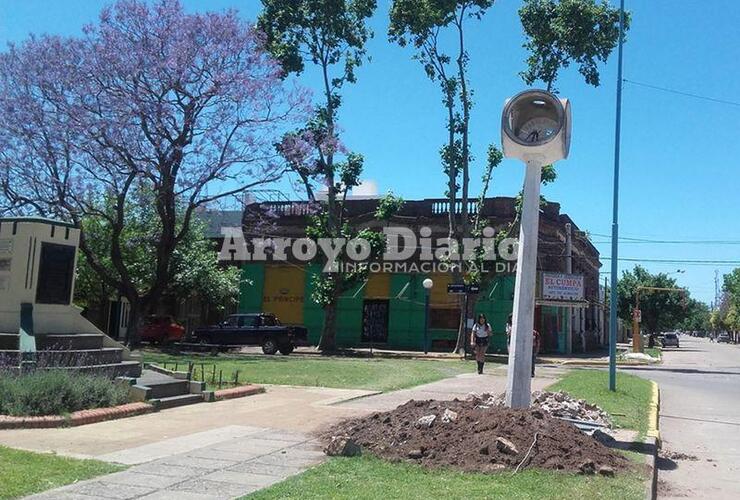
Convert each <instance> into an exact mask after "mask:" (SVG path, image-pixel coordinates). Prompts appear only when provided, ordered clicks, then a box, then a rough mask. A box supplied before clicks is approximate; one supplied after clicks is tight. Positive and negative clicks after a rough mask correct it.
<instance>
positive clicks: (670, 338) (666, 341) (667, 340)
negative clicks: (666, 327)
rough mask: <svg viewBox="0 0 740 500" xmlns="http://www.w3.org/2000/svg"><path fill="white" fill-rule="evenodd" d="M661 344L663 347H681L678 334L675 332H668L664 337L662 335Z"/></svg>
mask: <svg viewBox="0 0 740 500" xmlns="http://www.w3.org/2000/svg"><path fill="white" fill-rule="evenodd" d="M660 345H661V346H662V347H671V346H675V347H679V345H678V335H676V334H675V333H666V334H665V335H663V337H661V339H660Z"/></svg>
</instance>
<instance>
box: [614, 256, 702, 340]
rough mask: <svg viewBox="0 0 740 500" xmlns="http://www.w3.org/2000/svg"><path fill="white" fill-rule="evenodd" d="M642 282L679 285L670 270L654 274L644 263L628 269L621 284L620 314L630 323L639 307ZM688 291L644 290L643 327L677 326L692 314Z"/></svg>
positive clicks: (652, 329) (650, 329) (650, 330)
mask: <svg viewBox="0 0 740 500" xmlns="http://www.w3.org/2000/svg"><path fill="white" fill-rule="evenodd" d="M641 286H647V287H658V288H678V285H677V284H676V280H675V279H673V278H671V277H669V276H668V275H667V274H664V273H658V274H650V273H649V272H648V271H647V270H646V269H645V268H644V267H641V266H635V268H634V269H633V270H632V271H624V272H623V273H622V277H621V278H620V279H619V283H618V284H617V294H618V297H619V298H618V303H617V307H618V312H619V317H620V318H622V319H623V320H624V321H627V322H628V323H629V324H631V322H632V310H633V309H634V307H635V297H636V294H637V288H638V287H641ZM687 295H688V291H684V292H683V293H682V292H679V291H675V292H674V291H651V290H642V291H641V292H640V310H641V311H642V328H643V329H645V330H646V331H647V333H658V332H662V331H669V330H674V329H676V328H678V327H679V325H680V324H681V322H682V321H683V320H684V319H685V318H686V317H687V316H688V310H687V306H688V297H687Z"/></svg>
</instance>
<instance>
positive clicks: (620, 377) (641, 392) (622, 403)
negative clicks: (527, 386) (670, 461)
mask: <svg viewBox="0 0 740 500" xmlns="http://www.w3.org/2000/svg"><path fill="white" fill-rule="evenodd" d="M547 390H548V391H553V392H554V391H565V392H567V393H569V394H570V395H571V396H573V397H576V398H580V399H585V400H586V401H588V402H589V403H593V404H596V405H598V406H600V407H601V408H603V409H604V410H606V412H607V413H609V414H610V415H612V417H613V419H614V423H615V424H616V425H618V426H619V427H622V428H625V429H635V430H637V431H638V432H639V435H640V436H641V437H642V436H644V435H645V434H646V433H647V430H648V416H649V406H650V400H651V398H652V384H651V382H650V381H649V380H645V379H643V378H640V377H635V376H634V375H627V374H626V373H617V390H616V391H615V392H612V391H610V390H609V372H608V371H606V370H573V371H571V372H570V373H568V374H567V375H565V377H563V378H562V379H560V380H559V381H558V382H556V383H554V384H553V385H551V386H550V387H548V388H547Z"/></svg>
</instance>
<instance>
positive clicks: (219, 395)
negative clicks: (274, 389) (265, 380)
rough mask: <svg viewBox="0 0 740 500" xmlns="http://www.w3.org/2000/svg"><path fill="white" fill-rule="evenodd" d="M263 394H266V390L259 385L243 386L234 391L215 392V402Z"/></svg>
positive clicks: (233, 389) (235, 388) (222, 390)
mask: <svg viewBox="0 0 740 500" xmlns="http://www.w3.org/2000/svg"><path fill="white" fill-rule="evenodd" d="M263 392H265V388H264V387H260V386H259V385H242V386H239V387H234V388H232V389H221V390H218V391H214V392H213V396H214V400H215V401H223V400H226V399H234V398H243V397H245V396H253V395H255V394H262V393H263Z"/></svg>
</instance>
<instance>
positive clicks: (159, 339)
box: [139, 316, 185, 344]
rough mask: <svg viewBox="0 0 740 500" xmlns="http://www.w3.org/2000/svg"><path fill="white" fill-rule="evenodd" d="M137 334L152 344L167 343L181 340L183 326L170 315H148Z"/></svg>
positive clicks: (183, 331) (183, 334) (183, 330)
mask: <svg viewBox="0 0 740 500" xmlns="http://www.w3.org/2000/svg"><path fill="white" fill-rule="evenodd" d="M139 335H140V337H141V340H143V341H146V342H151V343H152V344H168V343H170V342H179V341H180V340H182V338H183V337H184V336H185V328H183V327H182V326H181V325H179V324H177V322H176V321H175V319H174V318H173V317H172V316H148V317H146V318H145V319H144V326H143V327H142V328H141V330H140V332H139Z"/></svg>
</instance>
